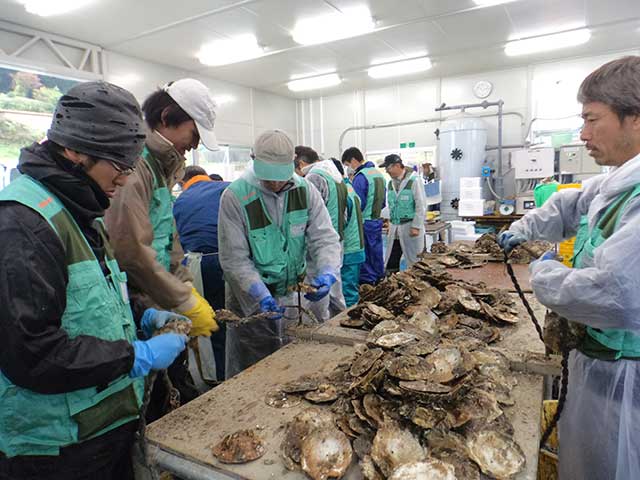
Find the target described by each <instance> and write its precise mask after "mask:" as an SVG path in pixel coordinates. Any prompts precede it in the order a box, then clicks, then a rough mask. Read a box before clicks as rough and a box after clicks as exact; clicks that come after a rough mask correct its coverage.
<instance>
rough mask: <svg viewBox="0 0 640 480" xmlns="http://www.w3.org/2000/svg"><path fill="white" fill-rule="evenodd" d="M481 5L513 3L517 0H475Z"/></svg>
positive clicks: (490, 5)
mask: <svg viewBox="0 0 640 480" xmlns="http://www.w3.org/2000/svg"><path fill="white" fill-rule="evenodd" d="M473 1H474V2H475V4H476V5H478V6H480V7H492V6H493V5H501V4H503V3H511V2H515V1H516V0H473Z"/></svg>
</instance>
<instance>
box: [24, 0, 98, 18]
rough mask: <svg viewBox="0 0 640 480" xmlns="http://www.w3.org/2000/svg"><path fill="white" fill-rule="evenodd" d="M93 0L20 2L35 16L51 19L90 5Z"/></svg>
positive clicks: (30, 0)
mask: <svg viewBox="0 0 640 480" xmlns="http://www.w3.org/2000/svg"><path fill="white" fill-rule="evenodd" d="M92 1H93V0H18V2H20V3H21V4H22V5H24V9H25V10H26V11H27V12H29V13H32V14H34V15H40V16H41V17H50V16H52V15H61V14H63V13H67V12H71V11H73V10H77V9H79V8H82V7H84V6H86V5H88V4H90V3H91V2H92Z"/></svg>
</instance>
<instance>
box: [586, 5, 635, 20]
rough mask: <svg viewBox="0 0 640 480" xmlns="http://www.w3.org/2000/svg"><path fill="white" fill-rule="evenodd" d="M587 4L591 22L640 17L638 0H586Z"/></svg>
mask: <svg viewBox="0 0 640 480" xmlns="http://www.w3.org/2000/svg"><path fill="white" fill-rule="evenodd" d="M585 5H586V9H587V22H588V23H589V24H592V23H605V22H612V21H617V20H623V19H628V18H633V17H635V18H638V17H640V2H639V1H638V0H616V1H615V2H604V1H602V0H585Z"/></svg>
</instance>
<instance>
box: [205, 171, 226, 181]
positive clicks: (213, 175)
mask: <svg viewBox="0 0 640 480" xmlns="http://www.w3.org/2000/svg"><path fill="white" fill-rule="evenodd" d="M209 178H210V179H211V180H213V181H214V182H224V179H223V178H222V177H221V176H220V175H218V174H217V173H211V174H209Z"/></svg>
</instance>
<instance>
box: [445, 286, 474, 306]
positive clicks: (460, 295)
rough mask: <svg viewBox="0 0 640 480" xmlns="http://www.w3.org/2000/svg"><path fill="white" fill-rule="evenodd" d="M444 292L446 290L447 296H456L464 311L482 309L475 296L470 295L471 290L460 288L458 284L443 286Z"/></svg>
mask: <svg viewBox="0 0 640 480" xmlns="http://www.w3.org/2000/svg"><path fill="white" fill-rule="evenodd" d="M445 292H447V294H448V295H449V296H451V297H454V298H456V299H457V301H458V303H459V304H460V305H461V306H462V308H463V309H464V310H466V311H469V312H479V311H480V310H481V309H482V307H481V306H480V303H479V302H478V301H477V300H476V299H475V298H473V295H471V292H469V290H466V289H464V288H462V287H461V286H460V285H457V284H451V285H447V287H446V288H445Z"/></svg>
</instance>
